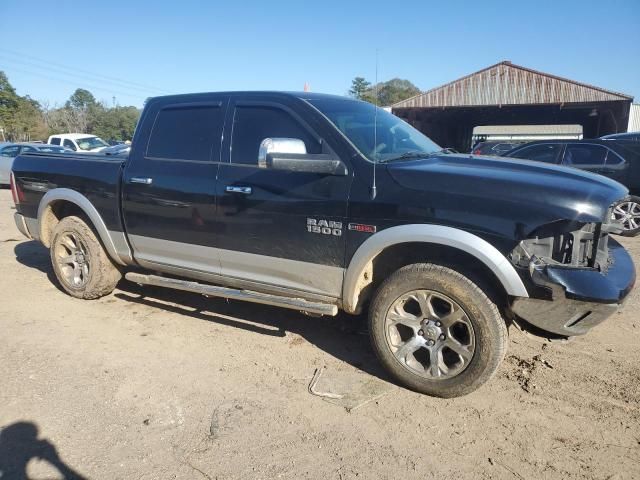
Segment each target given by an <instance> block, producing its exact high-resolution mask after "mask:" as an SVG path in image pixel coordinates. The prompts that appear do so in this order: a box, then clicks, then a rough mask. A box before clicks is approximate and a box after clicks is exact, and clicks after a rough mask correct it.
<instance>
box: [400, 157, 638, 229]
mask: <svg viewBox="0 0 640 480" xmlns="http://www.w3.org/2000/svg"><path fill="white" fill-rule="evenodd" d="M388 171H389V174H390V175H391V177H392V178H393V179H394V180H395V181H396V182H397V183H398V184H400V185H401V186H402V187H404V188H406V189H411V190H415V191H421V192H429V193H428V200H429V201H430V202H433V204H434V206H435V209H438V207H439V210H440V211H441V212H448V213H447V214H448V215H453V216H454V217H455V216H456V212H457V213H461V212H462V213H464V214H465V215H467V217H468V216H473V215H476V216H477V217H478V218H490V217H491V216H492V215H493V216H495V217H500V216H502V217H503V218H504V219H505V220H506V219H512V220H515V221H516V222H518V223H519V225H520V227H521V228H523V229H525V230H526V229H533V228H535V227H537V226H539V225H541V224H542V223H546V222H553V221H556V220H570V221H572V220H573V221H579V222H601V221H603V219H605V217H606V215H607V209H608V208H609V206H611V205H612V204H613V203H614V202H616V201H618V200H619V199H621V198H623V197H624V196H626V195H627V194H628V190H627V189H626V187H624V186H623V185H621V184H619V183H618V182H615V181H613V180H610V179H608V178H606V177H603V176H601V175H596V174H592V173H589V172H585V171H582V170H578V169H575V168H570V167H560V166H557V165H549V164H546V163H541V162H534V161H527V160H512V159H509V158H503V157H488V156H471V155H458V154H454V155H441V156H437V157H431V158H427V159H420V160H412V161H406V162H395V163H390V164H388ZM423 198H424V197H423Z"/></svg>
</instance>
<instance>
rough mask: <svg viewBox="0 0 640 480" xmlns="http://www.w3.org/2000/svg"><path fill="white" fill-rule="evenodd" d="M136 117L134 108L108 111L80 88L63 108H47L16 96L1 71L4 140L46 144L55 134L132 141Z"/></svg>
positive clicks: (0, 122)
mask: <svg viewBox="0 0 640 480" xmlns="http://www.w3.org/2000/svg"><path fill="white" fill-rule="evenodd" d="M139 117H140V111H139V110H138V109H137V108H136V107H120V106H116V107H113V108H109V107H107V106H105V105H103V104H102V103H100V102H98V101H97V100H96V98H95V97H94V96H93V94H92V93H91V92H90V91H88V90H85V89H83V88H78V89H76V91H75V92H73V94H72V95H71V96H70V97H69V100H67V101H66V102H65V104H64V106H63V107H61V108H53V109H49V108H47V107H46V106H44V107H43V106H42V105H40V103H38V102H37V101H35V100H33V99H32V98H30V97H29V96H28V95H27V96H24V97H21V96H19V95H18V94H16V91H15V89H14V88H13V86H12V85H11V83H10V82H9V80H8V78H7V76H6V75H5V73H4V72H2V71H0V127H2V128H3V131H4V136H5V139H6V140H7V141H16V142H19V141H28V140H43V141H46V140H47V138H48V136H49V135H52V134H55V133H91V134H93V135H97V136H99V137H101V138H103V139H104V140H107V141H108V140H131V138H132V137H133V131H134V129H135V127H136V123H137V122H138V118H139ZM1 140H2V135H0V141H1Z"/></svg>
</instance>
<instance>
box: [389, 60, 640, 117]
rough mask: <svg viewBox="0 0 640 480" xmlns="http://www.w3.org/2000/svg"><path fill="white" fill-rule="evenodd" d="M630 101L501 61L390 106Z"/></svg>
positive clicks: (619, 94)
mask: <svg viewBox="0 0 640 480" xmlns="http://www.w3.org/2000/svg"><path fill="white" fill-rule="evenodd" d="M616 100H618V101H619V100H622V101H632V100H633V97H631V96H629V95H624V94H622V93H616V92H611V91H609V90H605V89H603V88H599V87H594V86H592V85H587V84H585V83H579V82H576V81H574V80H568V79H566V78H561V77H557V76H555V75H549V74H548V73H543V72H538V71H536V70H531V69H529V68H525V67H521V66H519V65H514V64H512V63H511V62H509V61H504V62H500V63H497V64H495V65H492V66H490V67H487V68H485V69H483V70H480V71H478V72H475V73H472V74H471V75H467V76H465V77H462V78H460V79H458V80H455V81H453V82H451V83H447V84H445V85H442V86H440V87H437V88H434V89H432V90H428V91H426V92H423V93H420V94H418V95H416V96H414V97H411V98H408V99H407V100H403V101H401V102H398V103H395V104H394V105H392V108H393V109H396V108H429V107H464V106H483V105H523V104H529V105H531V104H561V103H583V102H608V101H616Z"/></svg>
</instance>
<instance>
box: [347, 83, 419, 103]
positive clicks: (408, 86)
mask: <svg viewBox="0 0 640 480" xmlns="http://www.w3.org/2000/svg"><path fill="white" fill-rule="evenodd" d="M419 93H421V91H420V89H419V88H418V87H416V86H415V85H414V84H413V83H411V82H410V81H409V80H404V79H401V78H392V79H391V80H388V81H386V82H380V83H377V84H375V85H372V84H371V82H368V81H367V80H366V79H365V78H364V77H356V78H354V79H353V80H352V82H351V88H350V89H349V95H351V96H352V97H354V98H357V99H358V100H364V101H365V102H370V103H376V104H377V105H379V106H381V107H389V106H391V105H393V104H394V103H397V102H400V101H402V100H406V99H407V98H410V97H413V96H415V95H418V94H419ZM376 94H377V97H378V98H377V102H376Z"/></svg>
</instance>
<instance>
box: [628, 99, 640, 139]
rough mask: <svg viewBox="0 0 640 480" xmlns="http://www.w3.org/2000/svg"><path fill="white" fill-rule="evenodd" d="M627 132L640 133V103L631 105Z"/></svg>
mask: <svg viewBox="0 0 640 480" xmlns="http://www.w3.org/2000/svg"><path fill="white" fill-rule="evenodd" d="M627 132H640V103H632V104H631V110H629V126H628V127H627Z"/></svg>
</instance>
